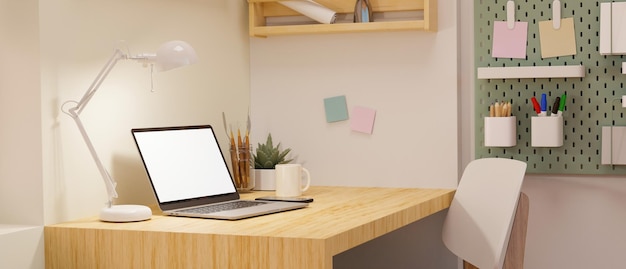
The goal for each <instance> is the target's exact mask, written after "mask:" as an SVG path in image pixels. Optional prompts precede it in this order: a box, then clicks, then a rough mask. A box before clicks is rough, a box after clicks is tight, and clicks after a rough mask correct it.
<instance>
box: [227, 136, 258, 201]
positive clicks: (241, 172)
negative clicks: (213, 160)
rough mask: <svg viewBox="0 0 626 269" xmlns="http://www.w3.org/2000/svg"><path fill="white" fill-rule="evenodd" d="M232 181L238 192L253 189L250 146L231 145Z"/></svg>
mask: <svg viewBox="0 0 626 269" xmlns="http://www.w3.org/2000/svg"><path fill="white" fill-rule="evenodd" d="M230 156H231V157H230V159H231V161H232V169H233V181H234V183H235V187H236V188H237V190H238V191H239V192H249V191H251V190H252V189H254V183H255V181H254V170H253V169H254V160H253V159H252V147H249V146H246V147H237V148H235V147H231V148H230Z"/></svg>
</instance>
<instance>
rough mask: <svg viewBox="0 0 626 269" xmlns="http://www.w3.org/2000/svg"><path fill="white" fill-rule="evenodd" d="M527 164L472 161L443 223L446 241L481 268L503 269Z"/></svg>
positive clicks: (497, 160)
mask: <svg viewBox="0 0 626 269" xmlns="http://www.w3.org/2000/svg"><path fill="white" fill-rule="evenodd" d="M525 173H526V163H524V162H521V161H517V160H512V159H500V158H485V159H478V160H474V161H472V162H470V164H469V165H467V167H466V168H465V171H464V172H463V176H462V178H461V181H460V182H459V186H458V187H457V190H456V193H455V194H454V198H453V199H452V204H451V205H450V209H449V210H448V214H447V216H446V219H445V221H444V224H443V234H442V236H443V242H444V244H445V245H446V247H447V248H448V249H449V250H450V251H452V253H454V254H455V255H457V256H458V257H459V258H462V259H463V260H465V261H467V262H469V263H471V264H473V265H475V266H476V267H478V268H480V269H492V268H493V269H499V268H502V265H503V263H504V257H505V253H506V249H507V245H508V241H509V235H510V233H511V227H512V225H513V219H514V216H515V211H516V208H517V202H518V199H519V196H520V191H521V188H522V182H523V180H524V175H525Z"/></svg>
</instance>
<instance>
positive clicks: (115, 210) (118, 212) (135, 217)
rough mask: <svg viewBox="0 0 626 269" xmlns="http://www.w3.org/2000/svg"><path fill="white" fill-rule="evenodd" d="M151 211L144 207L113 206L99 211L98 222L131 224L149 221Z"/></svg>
mask: <svg viewBox="0 0 626 269" xmlns="http://www.w3.org/2000/svg"><path fill="white" fill-rule="evenodd" d="M151 217H152V210H150V208H149V207H147V206H144V205H113V206H111V207H105V208H103V209H102V210H100V220H101V221H106V222H133V221H144V220H149V219H150V218H151Z"/></svg>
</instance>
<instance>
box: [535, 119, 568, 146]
mask: <svg viewBox="0 0 626 269" xmlns="http://www.w3.org/2000/svg"><path fill="white" fill-rule="evenodd" d="M530 121H531V122H530V132H531V135H530V145H531V146H532V147H560V146H563V117H548V116H546V117H541V116H536V117H531V119H530Z"/></svg>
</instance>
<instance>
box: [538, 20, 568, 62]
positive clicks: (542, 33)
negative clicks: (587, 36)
mask: <svg viewBox="0 0 626 269" xmlns="http://www.w3.org/2000/svg"><path fill="white" fill-rule="evenodd" d="M539 40H540V43H541V58H550V57H559V56H569V55H576V34H575V32H574V18H565V19H561V27H560V28H559V29H554V27H553V25H552V21H551V20H549V21H540V22H539Z"/></svg>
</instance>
